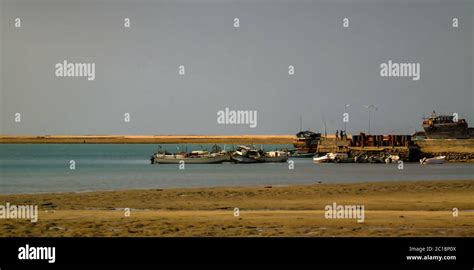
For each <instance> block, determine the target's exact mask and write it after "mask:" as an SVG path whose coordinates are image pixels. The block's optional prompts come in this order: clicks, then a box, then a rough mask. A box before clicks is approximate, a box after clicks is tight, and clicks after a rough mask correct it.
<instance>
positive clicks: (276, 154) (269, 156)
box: [262, 151, 290, 162]
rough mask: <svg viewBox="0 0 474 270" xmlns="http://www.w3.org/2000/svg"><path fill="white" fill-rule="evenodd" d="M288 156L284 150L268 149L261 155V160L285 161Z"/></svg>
mask: <svg viewBox="0 0 474 270" xmlns="http://www.w3.org/2000/svg"><path fill="white" fill-rule="evenodd" d="M289 157H290V154H289V153H288V152H286V151H269V152H266V153H265V155H264V156H263V157H262V161H263V162H285V161H287V160H288V158H289Z"/></svg>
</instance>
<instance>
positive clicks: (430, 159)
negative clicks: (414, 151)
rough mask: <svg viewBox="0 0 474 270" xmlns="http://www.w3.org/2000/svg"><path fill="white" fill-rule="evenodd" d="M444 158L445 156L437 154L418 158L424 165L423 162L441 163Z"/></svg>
mask: <svg viewBox="0 0 474 270" xmlns="http://www.w3.org/2000/svg"><path fill="white" fill-rule="evenodd" d="M445 159H446V156H438V157H434V158H426V157H424V158H422V159H420V164H422V165H425V164H443V163H444V160H445Z"/></svg>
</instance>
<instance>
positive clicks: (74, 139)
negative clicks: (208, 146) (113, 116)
mask: <svg viewBox="0 0 474 270" xmlns="http://www.w3.org/2000/svg"><path fill="white" fill-rule="evenodd" d="M295 138H296V137H295V136H294V135H149V136H141V135H54V136H50V135H38V136H23V135H15V136H8V135H1V136H0V144H2V143H3V144H6V143H8V144H13V143H21V144H28V143H30V144H31V143H35V144H36V143H67V144H82V143H90V144H99V143H100V144H122V143H127V144H133V143H139V144H147V143H151V144H167V143H177V144H182V143H183V144H184V143H194V144H199V143H202V144H205V143H227V144H291V143H293V141H294V140H295Z"/></svg>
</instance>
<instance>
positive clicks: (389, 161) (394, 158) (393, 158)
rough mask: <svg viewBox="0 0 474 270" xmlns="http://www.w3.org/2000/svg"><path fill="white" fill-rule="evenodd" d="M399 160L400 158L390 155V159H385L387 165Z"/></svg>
mask: <svg viewBox="0 0 474 270" xmlns="http://www.w3.org/2000/svg"><path fill="white" fill-rule="evenodd" d="M399 160H400V156H397V155H389V156H388V157H386V158H385V163H386V164H390V163H397V162H398V161H399Z"/></svg>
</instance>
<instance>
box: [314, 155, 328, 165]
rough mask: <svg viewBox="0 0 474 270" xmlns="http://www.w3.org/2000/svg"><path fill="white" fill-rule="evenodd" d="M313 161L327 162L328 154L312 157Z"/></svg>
mask: <svg viewBox="0 0 474 270" xmlns="http://www.w3.org/2000/svg"><path fill="white" fill-rule="evenodd" d="M313 162H314V163H326V162H329V154H326V155H324V156H320V157H313Z"/></svg>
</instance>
